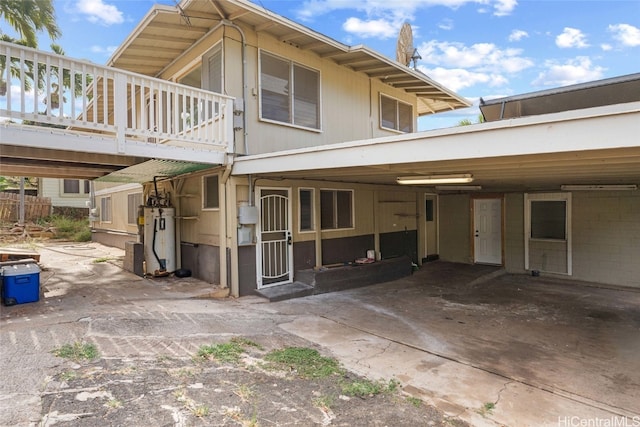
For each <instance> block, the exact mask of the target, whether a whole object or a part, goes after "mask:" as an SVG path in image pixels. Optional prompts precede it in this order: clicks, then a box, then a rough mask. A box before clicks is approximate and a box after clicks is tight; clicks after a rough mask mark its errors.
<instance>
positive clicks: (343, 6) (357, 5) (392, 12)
mask: <svg viewBox="0 0 640 427" xmlns="http://www.w3.org/2000/svg"><path fill="white" fill-rule="evenodd" d="M466 4H479V5H481V6H483V7H486V6H493V14H494V15H496V16H505V15H509V14H511V12H513V10H514V9H515V7H516V6H517V4H518V2H517V0H402V1H399V0H360V1H345V0H306V1H305V2H303V3H302V5H301V6H300V8H299V9H298V11H297V18H298V19H300V20H302V21H312V20H314V19H315V18H317V17H318V16H321V15H324V14H326V13H330V12H332V11H334V10H357V11H359V12H364V13H365V14H366V15H367V17H368V18H370V19H376V18H384V19H388V20H390V21H393V22H395V21H405V20H413V18H414V17H415V12H416V10H418V9H421V8H428V7H433V6H443V7H448V8H451V9H456V8H459V7H461V6H464V5H466ZM479 12H480V13H482V12H483V11H482V10H480V11H479Z"/></svg>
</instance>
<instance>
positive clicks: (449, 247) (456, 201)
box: [439, 194, 472, 263]
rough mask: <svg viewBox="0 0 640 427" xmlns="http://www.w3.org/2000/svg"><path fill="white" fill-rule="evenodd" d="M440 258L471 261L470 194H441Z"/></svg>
mask: <svg viewBox="0 0 640 427" xmlns="http://www.w3.org/2000/svg"><path fill="white" fill-rule="evenodd" d="M439 203H440V259H442V260H444V261H453V262H465V263H469V262H471V261H472V260H471V242H470V237H469V224H470V221H471V214H470V209H469V196H468V195H465V194H462V195H443V196H440V202H439Z"/></svg>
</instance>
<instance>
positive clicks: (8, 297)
mask: <svg viewBox="0 0 640 427" xmlns="http://www.w3.org/2000/svg"><path fill="white" fill-rule="evenodd" d="M0 276H2V277H1V279H2V303H3V304H4V305H14V304H24V303H28V302H36V301H39V300H40V268H39V267H38V266H37V264H16V265H8V266H4V267H2V268H0Z"/></svg>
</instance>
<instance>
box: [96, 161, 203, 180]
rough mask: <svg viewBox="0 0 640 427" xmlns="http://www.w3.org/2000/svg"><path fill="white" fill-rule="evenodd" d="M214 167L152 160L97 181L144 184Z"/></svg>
mask: <svg viewBox="0 0 640 427" xmlns="http://www.w3.org/2000/svg"><path fill="white" fill-rule="evenodd" d="M212 167H215V165H211V164H206V163H194V162H184V161H177V160H161V159H152V160H147V161H145V162H142V163H138V164H137V165H133V166H129V167H127V168H124V169H120V170H117V171H115V172H112V173H110V174H109V175H105V176H103V177H101V178H98V179H96V181H99V182H119V183H138V184H144V183H146V182H151V181H153V180H154V178H158V177H162V178H172V177H175V176H179V175H185V174H188V173H192V172H198V171H201V170H204V169H211V168H212Z"/></svg>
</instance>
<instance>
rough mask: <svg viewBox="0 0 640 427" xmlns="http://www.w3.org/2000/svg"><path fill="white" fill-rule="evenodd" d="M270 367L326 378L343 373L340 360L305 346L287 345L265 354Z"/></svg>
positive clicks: (306, 376) (301, 375)
mask: <svg viewBox="0 0 640 427" xmlns="http://www.w3.org/2000/svg"><path fill="white" fill-rule="evenodd" d="M265 360H266V361H268V362H270V364H269V365H268V366H269V367H272V368H275V369H282V370H287V369H288V370H290V371H294V372H296V373H297V374H298V375H299V376H300V377H302V378H325V377H328V376H330V375H335V374H341V373H342V370H341V369H340V365H339V364H338V361H337V360H335V359H333V358H330V357H324V356H321V355H320V353H318V351H317V350H313V349H310V348H304V347H287V348H285V349H282V350H274V351H272V352H270V353H268V354H267V355H266V356H265Z"/></svg>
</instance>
